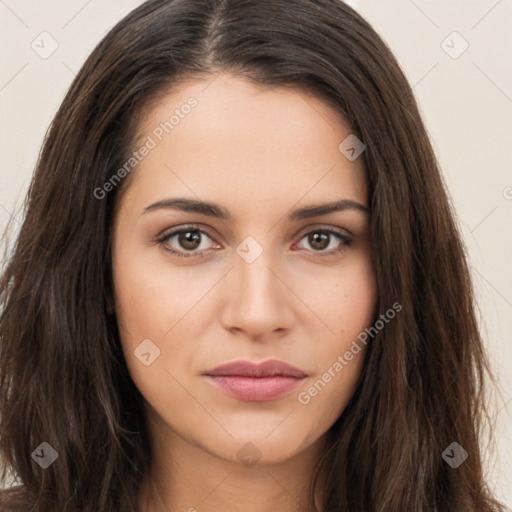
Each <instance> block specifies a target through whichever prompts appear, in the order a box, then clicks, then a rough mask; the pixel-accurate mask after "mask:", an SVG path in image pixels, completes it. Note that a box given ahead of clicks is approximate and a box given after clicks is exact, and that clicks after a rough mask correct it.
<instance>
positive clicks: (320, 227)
mask: <svg viewBox="0 0 512 512" xmlns="http://www.w3.org/2000/svg"><path fill="white" fill-rule="evenodd" d="M187 231H197V232H199V233H201V234H203V235H206V236H207V237H208V238H210V240H212V241H213V242H215V243H217V244H218V242H217V241H216V239H215V237H213V236H212V235H211V234H210V233H209V232H208V228H205V227H202V225H200V224H185V225H183V226H175V227H173V228H169V229H166V230H164V231H162V232H161V233H160V234H158V235H157V236H156V237H155V239H154V240H153V242H154V243H158V244H161V245H163V244H164V243H165V242H166V241H168V240H169V239H170V238H173V237H174V236H176V235H179V234H180V233H183V232H187ZM315 231H318V232H320V231H323V232H327V233H331V234H332V235H335V236H338V237H339V238H340V239H341V240H340V241H341V242H342V245H343V247H342V248H341V249H331V250H329V251H309V252H313V253H315V252H317V254H318V256H315V257H318V258H320V257H328V256H329V255H333V254H335V253H337V252H341V251H342V250H343V249H346V248H347V247H348V246H349V245H350V244H351V243H352V241H353V240H352V237H353V235H352V233H351V232H350V231H348V230H346V229H343V228H339V227H334V226H332V225H326V224H313V225H309V226H304V227H302V228H301V229H299V230H298V231H297V232H296V233H295V234H294V235H293V238H296V237H297V236H299V233H301V232H302V234H301V235H300V236H299V239H298V241H297V242H296V243H300V241H301V240H302V239H303V238H304V237H305V236H306V235H308V234H309V233H311V232H315ZM342 231H345V233H344V232H342ZM164 250H166V251H168V252H170V253H172V254H174V255H179V256H184V257H202V256H204V255H205V253H206V252H208V251H211V249H199V250H196V251H179V250H174V249H169V248H164Z"/></svg>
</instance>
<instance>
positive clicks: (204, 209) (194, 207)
mask: <svg viewBox="0 0 512 512" xmlns="http://www.w3.org/2000/svg"><path fill="white" fill-rule="evenodd" d="M160 209H165V210H180V211H184V212H193V213H200V214H202V215H207V216H209V217H215V218H218V219H223V220H226V221H229V222H233V221H234V217H233V216H232V215H231V213H230V212H229V210H227V209H226V208H224V207H223V206H220V205H218V204H215V203H211V202H208V201H198V200H196V199H188V198H184V197H177V198H169V199H162V200H160V201H157V202H156V203H153V204H150V205H149V206H146V208H144V210H143V212H142V215H144V214H146V213H149V212H152V211H155V210H160ZM344 210H355V211H359V212H362V213H364V214H366V215H369V213H370V211H369V209H368V208H367V207H366V206H364V205H362V204H361V203H358V202H356V201H352V200H351V199H340V200H339V201H334V202H332V203H325V204H314V205H311V206H307V207H304V208H299V209H297V210H294V211H293V212H291V213H290V214H289V215H288V220H289V221H291V222H294V221H295V222H296V221H299V220H303V219H309V218H311V217H318V216H320V215H327V214H328V213H333V212H341V211H344Z"/></svg>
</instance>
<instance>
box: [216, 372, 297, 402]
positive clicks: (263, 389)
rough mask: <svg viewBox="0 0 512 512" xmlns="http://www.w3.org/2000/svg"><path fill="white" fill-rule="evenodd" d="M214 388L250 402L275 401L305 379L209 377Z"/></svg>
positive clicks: (282, 377) (277, 376) (235, 376)
mask: <svg viewBox="0 0 512 512" xmlns="http://www.w3.org/2000/svg"><path fill="white" fill-rule="evenodd" d="M207 378H208V380H209V381H210V382H211V383H213V385H214V386H216V387H217V388H219V389H221V390H222V391H224V393H226V394H227V395H229V396H232V397H234V398H238V399H239V400H246V401H248V402H266V401H268V400H275V399H276V398H279V397H281V396H283V395H285V394H287V393H289V392H290V391H292V390H293V389H295V388H296V387H297V386H298V385H299V384H300V383H301V382H302V381H303V380H304V379H302V378H297V377H285V376H279V375H276V376H273V377H241V376H238V375H222V376H213V375H207Z"/></svg>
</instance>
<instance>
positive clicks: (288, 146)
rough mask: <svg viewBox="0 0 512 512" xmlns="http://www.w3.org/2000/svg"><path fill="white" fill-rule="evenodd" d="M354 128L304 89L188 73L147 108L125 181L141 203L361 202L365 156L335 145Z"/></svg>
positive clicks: (261, 204)
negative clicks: (169, 198) (137, 153)
mask: <svg viewBox="0 0 512 512" xmlns="http://www.w3.org/2000/svg"><path fill="white" fill-rule="evenodd" d="M350 134H351V130H350V126H349V125H348V123H347V122H346V121H345V120H344V119H343V117H342V116H341V115H340V114H339V113H337V112H335V111H334V110H333V109H332V108H330V107H329V106H328V105H327V104H326V103H324V102H323V101H322V100H321V99H319V98H318V97H315V96H314V95H312V94H310V93H307V92H306V91H303V90H300V89H292V88H283V87H269V86H265V85H259V84H255V83H253V82H251V81H249V80H248V79H245V78H243V77H238V76H236V77H235V76H233V75H229V74H219V75H217V76H216V77H215V76H210V77H207V78H205V79H201V80H194V81H189V82H184V83H182V84H180V86H179V87H176V88H173V90H172V91H170V92H169V93H168V94H167V95H163V96H160V98H159V100H158V102H154V103H153V104H152V106H151V107H150V108H148V110H147V111H146V112H145V116H144V119H143V121H142V122H141V124H140V126H139V127H138V135H139V136H138V142H137V144H138V145H147V146H148V147H150V149H149V151H145V156H144V157H143V158H141V159H140V162H138V164H137V166H136V168H135V171H134V176H133V177H134V180H133V183H131V184H130V187H129V188H134V189H135V190H136V191H137V197H138V198H139V199H140V200H141V201H142V200H144V201H146V202H148V201H150V200H154V198H155V197H156V196H158V195H165V194H167V195H169V194H173V195H177V194H178V193H180V194H181V195H183V194H184V193H185V194H186V195H189V196H191V197H192V196H196V199H197V198H205V199H207V198H208V199H214V200H215V201H216V202H220V203H225V204H231V205H234V204H235V203H238V204H239V206H244V207H245V208H247V207H251V206H252V207H253V208H255V207H256V208H263V207H265V208H267V207H269V206H270V205H272V204H281V205H283V202H291V203H294V202H297V201H299V200H300V199H301V197H305V196H307V199H309V200H310V201H311V202H314V201H315V200H316V199H319V198H321V199H322V200H325V199H327V200H334V199H337V198H339V197H340V196H343V197H348V198H352V199H357V200H359V201H361V202H365V201H366V177H365V171H364V165H363V158H362V157H359V158H357V159H356V160H354V161H350V160H349V159H347V158H346V157H345V156H344V155H343V154H342V153H341V152H340V150H339V149H338V146H339V145H340V143H341V142H342V141H343V140H344V139H346V137H347V136H349V135H350ZM136 146H137V145H136ZM135 149H137V147H136V148H135ZM128 192H130V190H128Z"/></svg>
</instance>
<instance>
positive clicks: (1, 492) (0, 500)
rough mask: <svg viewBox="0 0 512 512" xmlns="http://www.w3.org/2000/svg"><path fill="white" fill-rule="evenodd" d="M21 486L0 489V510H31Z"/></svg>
mask: <svg viewBox="0 0 512 512" xmlns="http://www.w3.org/2000/svg"><path fill="white" fill-rule="evenodd" d="M31 508H32V507H31V503H30V502H29V501H28V500H27V497H26V494H25V488H24V487H23V486H16V487H9V488H6V489H0V512H31Z"/></svg>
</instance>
